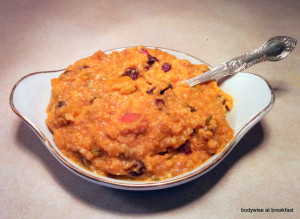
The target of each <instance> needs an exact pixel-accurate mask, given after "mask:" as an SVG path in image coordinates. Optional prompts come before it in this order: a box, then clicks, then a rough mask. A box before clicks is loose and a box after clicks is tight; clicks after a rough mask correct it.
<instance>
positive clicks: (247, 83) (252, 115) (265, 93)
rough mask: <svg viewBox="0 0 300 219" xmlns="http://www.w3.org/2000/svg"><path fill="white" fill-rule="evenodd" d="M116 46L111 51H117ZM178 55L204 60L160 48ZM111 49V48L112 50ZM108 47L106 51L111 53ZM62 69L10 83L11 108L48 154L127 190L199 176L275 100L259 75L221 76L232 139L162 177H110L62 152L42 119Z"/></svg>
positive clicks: (195, 61) (157, 186)
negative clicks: (192, 165)
mask: <svg viewBox="0 0 300 219" xmlns="http://www.w3.org/2000/svg"><path fill="white" fill-rule="evenodd" d="M122 49H124V48H121V49H115V50H114V51H120V50H122ZM159 49H161V50H163V51H166V52H168V53H170V54H173V55H175V56H176V57H177V58H178V59H187V60H189V61H190V62H191V63H193V64H201V63H204V62H202V61H200V60H199V59H197V58H195V57H192V56H190V55H187V54H184V53H182V52H178V51H174V50H170V49H163V48H159ZM111 51H113V50H111ZM111 51H107V53H110V52H111ZM62 72H64V70H58V71H44V72H36V73H32V74H29V75H26V76H24V77H23V78H21V79H20V80H19V81H18V82H17V83H16V84H15V86H14V87H13V89H12V91H11V95H10V105H11V108H12V109H13V111H14V112H15V113H16V114H17V115H18V116H19V117H21V118H22V119H23V120H24V121H25V122H26V123H27V124H28V125H29V126H30V127H31V128H32V130H33V131H34V132H35V133H36V134H37V135H38V136H39V137H40V139H41V140H42V142H44V144H45V146H46V147H47V148H48V150H49V151H50V152H51V154H52V155H53V156H54V157H55V158H56V159H57V160H58V161H59V162H60V163H61V164H62V165H63V166H65V167H66V168H67V169H69V170H70V171H72V172H73V173H75V174H77V175H78V176H80V177H82V178H84V179H87V180H89V181H91V182H94V183H97V184H100V185H104V186H108V187H112V188H118V189H126V190H154V189H163V188H168V187H172V186H175V185H180V184H183V183H186V182H188V181H191V180H193V179H195V178H197V177H200V176H201V175H203V174H204V173H206V172H207V171H209V170H211V169H212V168H214V167H215V166H216V165H217V164H219V163H220V162H221V160H222V159H223V158H224V157H225V156H227V155H228V154H229V152H230V151H231V150H232V149H233V147H234V146H235V145H236V144H237V143H238V141H239V140H240V139H241V138H242V137H243V136H244V135H245V134H246V133H247V132H248V131H249V129H251V127H253V126H254V125H255V124H256V123H257V122H258V121H259V120H260V119H262V118H263V116H265V115H266V114H267V113H268V112H269V111H270V109H271V108H272V106H273V104H274V99H275V97H274V93H273V91H272V88H271V86H270V85H269V83H268V82H267V81H266V80H265V79H263V78H262V77H260V76H258V75H255V74H250V73H238V74H236V75H234V76H232V77H230V78H227V79H226V80H224V81H223V82H222V83H221V84H220V87H221V88H222V89H223V90H224V91H225V92H227V93H229V94H230V95H231V96H232V97H233V99H234V107H233V109H232V110H231V111H230V112H229V113H228V114H227V120H228V122H229V124H230V126H231V128H232V129H233V130H234V138H233V140H232V141H231V142H230V143H229V144H228V145H227V146H226V147H225V148H224V150H223V151H222V152H221V153H219V154H216V155H214V156H212V157H211V158H210V159H209V160H207V161H206V162H205V163H204V164H203V165H201V166H199V167H198V168H196V169H194V170H192V171H190V172H188V173H186V174H183V175H180V176H177V177H174V178H171V179H167V180H162V181H155V182H139V181H126V180H118V179H112V178H109V177H104V176H99V175H97V174H94V173H92V172H89V171H88V170H86V169H84V168H82V167H80V166H79V165H77V164H75V163H73V162H72V161H70V160H69V159H68V158H67V157H66V156H64V155H63V154H62V153H61V152H60V150H59V149H58V148H57V146H56V145H55V144H54V142H53V136H52V133H51V132H50V130H49V129H48V127H47V125H46V123H45V120H46V118H47V114H46V108H47V105H48V103H49V100H50V96H51V83H50V80H51V79H52V78H55V77H58V76H59V75H60V74H61V73H62Z"/></svg>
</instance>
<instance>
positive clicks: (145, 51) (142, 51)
mask: <svg viewBox="0 0 300 219" xmlns="http://www.w3.org/2000/svg"><path fill="white" fill-rule="evenodd" d="M141 53H143V54H145V55H150V54H149V52H148V51H147V50H145V49H141Z"/></svg>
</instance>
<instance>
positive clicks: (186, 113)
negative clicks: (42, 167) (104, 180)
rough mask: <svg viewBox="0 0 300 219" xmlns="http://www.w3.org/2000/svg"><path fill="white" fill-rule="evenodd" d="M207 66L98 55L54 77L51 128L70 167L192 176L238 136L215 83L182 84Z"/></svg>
mask: <svg viewBox="0 0 300 219" xmlns="http://www.w3.org/2000/svg"><path fill="white" fill-rule="evenodd" d="M205 71H208V67H207V66H206V65H194V64H191V63H190V62H189V61H187V60H179V59H177V58H176V57H175V56H173V55H170V54H168V53H166V52H162V51H160V50H158V49H150V48H146V47H143V46H139V47H132V48H128V49H125V50H123V51H121V52H112V53H111V54H109V55H106V54H104V53H103V52H101V51H98V52H96V53H95V54H94V55H92V56H90V57H88V58H84V59H81V60H79V61H77V62H76V63H75V64H73V65H71V66H69V67H68V68H67V69H66V70H65V72H64V73H62V74H61V75H60V76H59V78H55V79H52V81H51V84H52V97H51V99H50V103H49V105H48V108H47V113H48V118H47V120H46V123H47V125H48V127H49V129H50V130H51V131H52V132H53V137H54V141H55V144H56V145H57V146H58V148H59V149H60V150H61V151H62V152H63V153H64V154H65V155H66V156H67V157H69V158H70V159H71V160H73V162H76V163H78V164H80V165H82V166H83V167H85V168H87V169H89V170H90V171H92V172H96V173H97V174H101V175H106V176H109V177H114V178H122V179H128V180H145V181H153V180H163V179H168V178H171V177H174V176H177V175H180V174H183V173H186V172H188V171H191V170H193V169H195V168H196V167H198V166H199V165H201V164H202V163H203V162H205V161H206V160H207V159H208V158H210V157H211V156H212V155H214V154H216V153H219V152H220V151H221V150H222V149H223V148H224V146H225V145H226V144H227V143H228V142H229V141H230V140H231V139H232V138H233V130H232V129H231V128H230V127H229V125H228V123H227V121H226V118H225V116H226V112H227V111H228V110H230V109H231V108H232V98H231V97H230V96H229V95H228V94H226V93H224V92H223V91H222V90H221V89H220V88H219V87H218V86H217V83H216V82H214V81H211V82H207V83H204V84H200V85H196V86H194V87H189V86H188V85H187V84H185V83H181V82H182V81H184V80H186V79H189V78H192V77H195V76H197V75H200V74H202V73H203V72H205Z"/></svg>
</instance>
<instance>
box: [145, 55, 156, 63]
mask: <svg viewBox="0 0 300 219" xmlns="http://www.w3.org/2000/svg"><path fill="white" fill-rule="evenodd" d="M155 62H158V59H157V58H155V57H154V56H152V55H148V62H147V64H148V65H153V64H154V63H155Z"/></svg>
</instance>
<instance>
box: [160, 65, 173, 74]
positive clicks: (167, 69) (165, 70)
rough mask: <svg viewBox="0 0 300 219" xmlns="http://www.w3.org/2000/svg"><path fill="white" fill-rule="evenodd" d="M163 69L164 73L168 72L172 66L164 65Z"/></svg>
mask: <svg viewBox="0 0 300 219" xmlns="http://www.w3.org/2000/svg"><path fill="white" fill-rule="evenodd" d="M161 69H162V70H163V71H164V72H168V71H170V70H171V65H170V64H168V63H164V64H163V65H162V66H161Z"/></svg>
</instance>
